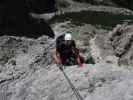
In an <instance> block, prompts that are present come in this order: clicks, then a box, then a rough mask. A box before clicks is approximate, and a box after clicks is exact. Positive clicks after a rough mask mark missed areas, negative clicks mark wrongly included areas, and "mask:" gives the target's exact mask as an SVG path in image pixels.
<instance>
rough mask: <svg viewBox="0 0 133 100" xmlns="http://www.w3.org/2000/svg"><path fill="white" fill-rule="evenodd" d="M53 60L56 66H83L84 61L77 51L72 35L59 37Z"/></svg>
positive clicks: (67, 34)
mask: <svg viewBox="0 0 133 100" xmlns="http://www.w3.org/2000/svg"><path fill="white" fill-rule="evenodd" d="M54 60H55V63H56V64H57V65H65V66H70V65H76V64H78V65H79V66H81V67H82V66H83V64H84V62H85V60H84V58H83V57H82V56H81V54H80V52H79V49H77V47H76V44H75V41H74V40H73V39H72V35H71V34H69V33H66V34H63V35H60V36H59V37H57V39H56V50H54Z"/></svg>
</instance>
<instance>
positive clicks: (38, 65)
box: [0, 26, 133, 100]
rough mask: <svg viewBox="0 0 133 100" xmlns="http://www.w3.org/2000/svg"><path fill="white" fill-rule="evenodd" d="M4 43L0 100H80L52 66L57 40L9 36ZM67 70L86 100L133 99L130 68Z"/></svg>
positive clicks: (0, 61)
mask: <svg viewBox="0 0 133 100" xmlns="http://www.w3.org/2000/svg"><path fill="white" fill-rule="evenodd" d="M131 27H132V26H128V28H131ZM113 32H114V31H113ZM109 36H110V37H109ZM109 36H108V39H111V37H114V36H115V34H113V33H111V34H110V35H109ZM114 39H115V37H114ZM0 40H1V41H0V55H1V58H0V100H77V98H76V96H75V95H74V93H73V91H72V89H71V88H70V85H69V84H68V82H67V80H66V79H65V77H64V75H63V73H62V72H61V71H60V70H59V68H58V67H57V66H56V65H54V64H52V55H51V54H52V49H53V48H54V40H49V39H48V38H47V37H41V38H39V39H38V40H32V39H27V38H16V37H7V36H4V37H0ZM112 41H113V40H112ZM112 45H113V42H112ZM104 52H105V51H104ZM64 71H65V73H66V74H67V76H68V77H69V78H70V80H71V82H72V83H73V84H74V86H75V87H76V88H77V90H78V91H79V93H80V95H81V96H82V98H83V99H84V100H97V99H99V100H103V99H106V100H121V99H124V100H130V99H131V98H133V95H132V92H133V72H132V71H133V70H132V68H131V67H130V66H129V67H128V68H127V67H125V66H122V67H118V66H117V65H114V63H112V64H111V63H110V62H105V63H97V64H95V65H91V64H85V65H84V67H78V66H66V67H65V68H64Z"/></svg>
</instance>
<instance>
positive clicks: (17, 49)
mask: <svg viewBox="0 0 133 100" xmlns="http://www.w3.org/2000/svg"><path fill="white" fill-rule="evenodd" d="M0 41H1V43H0V55H1V56H0V100H11V98H10V97H11V95H12V93H13V91H12V90H10V89H9V88H8V87H10V88H13V86H12V85H14V84H15V83H17V82H19V81H20V80H22V79H25V78H27V77H28V76H29V75H30V74H33V73H34V72H35V71H36V70H38V69H40V67H46V66H47V65H49V64H51V63H52V53H51V49H52V48H53V46H54V45H53V42H52V41H51V40H48V38H47V37H42V38H40V39H38V40H32V39H27V38H16V37H7V36H3V37H0ZM50 48H51V49H50ZM41 65H43V66H41ZM29 79H30V77H29ZM19 86H21V85H19ZM18 88H19V87H18ZM22 88H23V87H22ZM22 90H23V89H22Z"/></svg>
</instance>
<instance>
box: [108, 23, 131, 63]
mask: <svg viewBox="0 0 133 100" xmlns="http://www.w3.org/2000/svg"><path fill="white" fill-rule="evenodd" d="M132 28H133V25H130V26H124V25H123V26H121V25H118V26H117V27H116V28H115V29H114V30H113V32H112V34H111V36H110V41H111V45H112V47H113V50H114V53H115V55H116V56H117V57H119V63H120V64H125V65H133V29H132Z"/></svg>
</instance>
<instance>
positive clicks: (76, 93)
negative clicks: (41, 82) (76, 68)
mask: <svg viewBox="0 0 133 100" xmlns="http://www.w3.org/2000/svg"><path fill="white" fill-rule="evenodd" d="M61 67H62V68H61ZM59 68H60V70H61V71H62V73H63V74H64V76H65V78H66V80H67V81H68V83H69V85H70V87H71V89H72V91H73V93H74V94H75V96H76V98H77V100H83V98H82V96H81V95H80V93H79V92H78V90H77V89H76V88H75V86H74V85H73V84H72V82H71V80H70V79H69V78H68V76H67V75H66V73H65V72H64V70H63V65H60V67H59Z"/></svg>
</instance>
